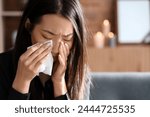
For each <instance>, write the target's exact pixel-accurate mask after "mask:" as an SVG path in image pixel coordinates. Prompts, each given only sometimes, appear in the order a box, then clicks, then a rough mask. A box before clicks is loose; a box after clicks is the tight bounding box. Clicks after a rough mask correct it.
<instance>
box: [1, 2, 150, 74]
mask: <svg viewBox="0 0 150 117" xmlns="http://www.w3.org/2000/svg"><path fill="white" fill-rule="evenodd" d="M80 1H81V4H82V6H83V10H84V14H85V18H86V23H87V27H88V34H89V37H88V62H89V66H90V68H91V71H93V72H149V71H150V0H80ZM26 2H27V0H0V52H4V51H7V50H9V49H10V48H12V47H13V45H14V42H15V37H16V34H17V28H18V24H19V21H20V17H21V14H22V10H23V9H24V5H25V3H26Z"/></svg>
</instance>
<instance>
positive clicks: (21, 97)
mask: <svg viewBox="0 0 150 117" xmlns="http://www.w3.org/2000/svg"><path fill="white" fill-rule="evenodd" d="M8 99H9V100H29V99H30V93H25V94H22V93H20V92H18V91H17V90H15V89H14V88H11V89H10V92H9V95H8Z"/></svg>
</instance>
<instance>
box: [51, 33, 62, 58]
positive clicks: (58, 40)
mask: <svg viewBox="0 0 150 117" xmlns="http://www.w3.org/2000/svg"><path fill="white" fill-rule="evenodd" d="M61 41H62V36H61V35H59V36H57V37H56V38H54V39H53V50H52V54H53V55H54V56H56V55H58V52H59V46H60V43H61Z"/></svg>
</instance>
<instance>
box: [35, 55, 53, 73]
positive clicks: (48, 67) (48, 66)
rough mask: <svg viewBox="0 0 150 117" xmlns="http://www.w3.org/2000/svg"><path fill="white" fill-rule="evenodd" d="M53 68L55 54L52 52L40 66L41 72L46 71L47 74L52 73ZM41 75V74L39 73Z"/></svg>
mask: <svg viewBox="0 0 150 117" xmlns="http://www.w3.org/2000/svg"><path fill="white" fill-rule="evenodd" d="M52 68H53V56H52V54H51V53H50V54H49V55H48V57H47V59H46V60H45V61H44V62H43V64H42V65H41V66H40V68H39V73H41V72H42V73H45V74H47V75H51V74H52ZM38 75H39V74H38Z"/></svg>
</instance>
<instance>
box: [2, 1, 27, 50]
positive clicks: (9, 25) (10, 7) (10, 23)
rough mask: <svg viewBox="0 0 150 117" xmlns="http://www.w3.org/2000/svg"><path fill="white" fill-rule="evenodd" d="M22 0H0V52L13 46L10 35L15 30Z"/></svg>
mask: <svg viewBox="0 0 150 117" xmlns="http://www.w3.org/2000/svg"><path fill="white" fill-rule="evenodd" d="M23 1H24V0H0V52H3V51H6V50H8V49H10V48H11V47H12V46H13V43H12V33H13V32H14V31H15V30H17V28H18V25H19V20H20V16H21V13H22V12H21V10H22V8H23Z"/></svg>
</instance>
